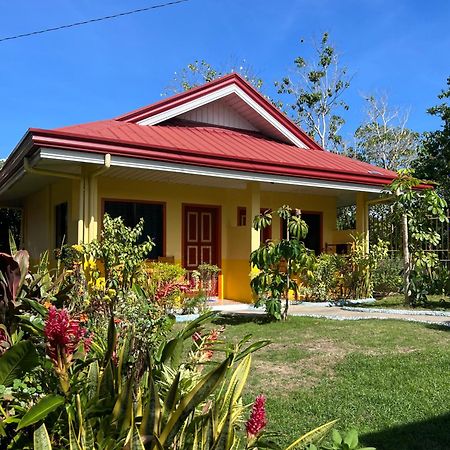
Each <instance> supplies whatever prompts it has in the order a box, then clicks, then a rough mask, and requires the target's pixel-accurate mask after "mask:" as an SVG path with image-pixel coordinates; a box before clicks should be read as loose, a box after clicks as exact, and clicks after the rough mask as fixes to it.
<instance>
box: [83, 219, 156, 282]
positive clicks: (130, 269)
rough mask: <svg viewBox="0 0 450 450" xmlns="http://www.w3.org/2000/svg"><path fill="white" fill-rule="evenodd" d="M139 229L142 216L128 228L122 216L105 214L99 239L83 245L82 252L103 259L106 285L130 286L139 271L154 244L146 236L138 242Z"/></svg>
mask: <svg viewBox="0 0 450 450" xmlns="http://www.w3.org/2000/svg"><path fill="white" fill-rule="evenodd" d="M143 229H144V220H143V219H141V220H140V221H139V222H138V224H137V225H136V226H135V227H134V228H130V227H127V226H126V225H125V224H124V223H123V220H122V218H120V217H117V218H114V219H113V218H111V217H110V216H109V215H108V214H105V215H104V217H103V229H102V232H101V238H100V241H93V242H91V243H90V244H87V245H86V252H87V253H89V254H91V255H92V256H93V257H94V258H96V259H99V260H100V261H101V262H102V263H103V265H104V269H105V274H106V276H105V278H107V279H108V280H109V281H110V282H111V286H110V287H113V288H115V289H117V288H125V289H126V288H130V287H131V286H132V284H133V281H135V279H136V277H138V276H139V275H140V274H141V273H142V268H143V267H142V264H143V262H144V260H145V258H146V257H147V255H148V254H149V253H150V251H151V249H152V248H153V246H154V243H153V242H152V240H151V239H150V238H149V237H147V240H146V241H144V242H142V243H140V244H139V243H138V242H139V238H140V237H141V235H142V231H143Z"/></svg>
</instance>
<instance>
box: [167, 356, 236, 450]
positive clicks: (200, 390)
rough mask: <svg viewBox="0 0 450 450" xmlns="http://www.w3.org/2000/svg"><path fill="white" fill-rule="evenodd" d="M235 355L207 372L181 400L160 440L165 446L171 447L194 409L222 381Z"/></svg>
mask: <svg viewBox="0 0 450 450" xmlns="http://www.w3.org/2000/svg"><path fill="white" fill-rule="evenodd" d="M233 358H234V355H233V354H231V355H230V356H229V357H228V358H227V359H225V361H223V362H222V364H220V365H219V366H217V367H216V368H214V369H213V370H212V371H211V372H209V373H207V374H206V375H205V376H204V377H203V378H202V379H201V380H200V381H199V382H198V383H197V385H196V386H195V387H194V388H193V389H192V390H191V391H190V392H189V393H188V394H187V395H185V397H184V398H183V399H182V400H181V401H180V403H179V405H178V407H177V409H176V410H175V411H174V412H173V414H171V415H170V418H169V420H168V421H167V423H166V425H165V427H164V429H163V430H162V432H161V434H160V436H159V440H160V442H161V444H162V445H163V446H165V447H170V445H171V443H172V440H173V438H174V437H175V436H176V434H177V433H178V431H179V430H180V428H181V427H182V425H183V423H184V422H185V420H186V419H187V417H188V416H189V414H191V413H192V411H193V410H194V409H195V408H196V407H197V406H198V405H199V404H200V403H201V402H203V401H204V400H205V399H206V398H207V397H208V396H209V395H210V394H211V392H213V391H214V389H215V388H216V386H217V385H218V384H219V383H220V382H221V380H222V379H223V377H224V376H225V373H226V372H227V370H228V367H229V365H230V364H231V362H232V361H233Z"/></svg>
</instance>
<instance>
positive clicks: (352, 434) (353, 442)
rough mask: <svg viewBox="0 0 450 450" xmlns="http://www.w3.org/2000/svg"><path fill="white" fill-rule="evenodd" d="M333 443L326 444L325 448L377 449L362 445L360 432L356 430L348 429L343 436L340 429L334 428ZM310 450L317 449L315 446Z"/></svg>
mask: <svg viewBox="0 0 450 450" xmlns="http://www.w3.org/2000/svg"><path fill="white" fill-rule="evenodd" d="M331 437H332V443H331V444H330V445H325V446H324V447H323V449H324V450H356V449H360V450H375V448H374V447H364V448H362V447H360V446H359V439H358V432H357V431H356V430H354V429H353V430H350V431H348V432H347V433H346V434H345V435H344V436H342V435H341V434H340V433H339V431H337V430H333V432H332V435H331ZM310 450H315V447H314V446H313V447H312V448H311V449H310Z"/></svg>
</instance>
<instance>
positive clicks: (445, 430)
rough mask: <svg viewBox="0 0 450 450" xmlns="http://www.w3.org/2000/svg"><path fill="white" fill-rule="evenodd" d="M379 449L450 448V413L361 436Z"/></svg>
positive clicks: (435, 449) (434, 449) (436, 449)
mask: <svg viewBox="0 0 450 450" xmlns="http://www.w3.org/2000/svg"><path fill="white" fill-rule="evenodd" d="M360 438H361V441H362V442H364V444H365V445H367V446H373V447H375V448H376V449H377V450H448V449H450V413H448V414H444V415H441V416H436V417H433V418H431V419H428V420H424V421H420V422H412V423H408V424H405V425H400V426H396V427H392V428H388V429H386V430H382V431H378V432H375V433H367V434H363V435H361V436H360Z"/></svg>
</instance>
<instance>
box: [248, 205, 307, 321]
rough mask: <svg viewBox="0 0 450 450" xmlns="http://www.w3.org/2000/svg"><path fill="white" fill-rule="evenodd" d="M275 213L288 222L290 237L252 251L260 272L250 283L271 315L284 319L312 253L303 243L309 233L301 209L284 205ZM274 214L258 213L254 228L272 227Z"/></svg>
mask: <svg viewBox="0 0 450 450" xmlns="http://www.w3.org/2000/svg"><path fill="white" fill-rule="evenodd" d="M276 213H277V214H278V215H279V217H280V218H281V219H282V220H284V221H285V222H284V223H285V224H286V225H285V226H286V236H287V239H281V240H280V241H279V242H274V241H271V240H268V241H266V242H264V243H263V244H261V246H260V247H259V248H258V249H257V250H254V251H253V252H252V253H251V255H250V262H251V264H252V266H253V267H254V268H255V269H256V270H258V273H257V274H256V275H255V276H254V277H253V278H252V280H251V282H250V285H251V288H252V290H253V291H254V292H255V294H256V295H257V298H258V299H257V302H256V305H257V306H258V305H261V304H263V305H265V308H266V312H267V314H268V315H269V316H270V317H271V318H273V319H276V320H281V319H283V320H285V319H286V318H287V314H288V309H289V293H290V292H291V291H292V292H293V293H294V295H296V294H297V293H298V291H299V286H300V278H301V277H302V275H303V273H304V272H305V271H308V268H309V267H310V265H311V261H312V255H313V252H312V251H311V250H308V249H307V248H306V247H305V245H304V243H303V242H302V239H304V238H305V237H306V234H307V233H308V225H307V224H306V222H305V221H304V220H303V219H302V218H301V211H300V210H298V209H292V208H290V207H289V206H287V205H284V206H282V207H281V208H279V209H278V210H277V212H276ZM272 214H273V213H272V212H271V211H269V210H268V211H264V212H263V213H261V214H260V215H258V216H256V217H255V218H254V220H253V228H254V229H255V230H257V231H259V230H261V229H263V228H265V227H267V226H270V224H271V223H272ZM282 302H284V307H283V310H282Z"/></svg>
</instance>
